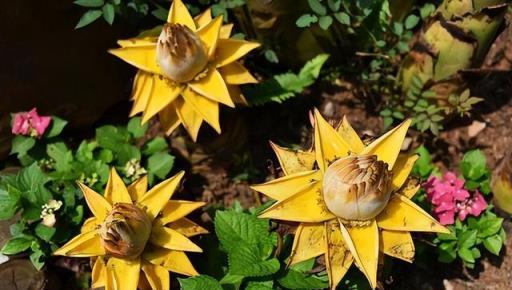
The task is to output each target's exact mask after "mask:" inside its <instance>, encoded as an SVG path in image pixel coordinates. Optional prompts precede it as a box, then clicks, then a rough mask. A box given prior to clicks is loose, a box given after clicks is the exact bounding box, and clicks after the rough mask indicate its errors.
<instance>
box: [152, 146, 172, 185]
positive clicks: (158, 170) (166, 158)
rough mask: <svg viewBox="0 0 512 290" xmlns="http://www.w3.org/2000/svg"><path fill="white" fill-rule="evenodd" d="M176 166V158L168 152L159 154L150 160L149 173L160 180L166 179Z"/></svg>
mask: <svg viewBox="0 0 512 290" xmlns="http://www.w3.org/2000/svg"><path fill="white" fill-rule="evenodd" d="M173 165H174V156H172V155H170V154H169V153H167V152H158V153H155V154H154V155H152V156H151V157H149V158H148V172H150V173H152V174H154V175H156V176H157V177H158V178H161V179H163V178H165V176H166V175H167V174H168V173H169V171H171V168H172V166H173Z"/></svg>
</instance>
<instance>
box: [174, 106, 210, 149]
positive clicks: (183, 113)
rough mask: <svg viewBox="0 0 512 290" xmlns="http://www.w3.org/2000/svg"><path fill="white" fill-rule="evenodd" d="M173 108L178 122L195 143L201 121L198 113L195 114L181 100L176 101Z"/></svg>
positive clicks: (191, 108) (192, 109)
mask: <svg viewBox="0 0 512 290" xmlns="http://www.w3.org/2000/svg"><path fill="white" fill-rule="evenodd" d="M174 107H175V109H176V114H177V115H178V118H179V119H180V122H181V123H182V124H183V127H185V130H187V132H188V134H189V135H190V137H191V138H192V140H193V141H194V142H195V141H196V140H197V135H199V129H200V128H201V124H202V123H203V119H202V118H201V116H200V115H199V114H198V113H196V111H195V110H194V108H193V107H192V105H191V104H189V103H187V102H185V101H184V100H183V99H178V100H176V102H175V103H174Z"/></svg>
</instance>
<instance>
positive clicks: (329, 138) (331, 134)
mask: <svg viewBox="0 0 512 290" xmlns="http://www.w3.org/2000/svg"><path fill="white" fill-rule="evenodd" d="M349 151H350V147H349V145H348V144H347V142H345V141H344V140H343V139H341V136H340V135H339V134H338V132H336V130H335V129H334V128H333V127H332V126H331V125H330V124H329V123H327V121H326V120H325V119H324V118H323V117H322V115H321V114H320V112H319V111H318V110H317V109H315V156H316V162H317V164H318V167H319V168H320V170H322V171H325V170H326V169H327V166H329V163H330V162H333V161H334V160H336V159H338V158H342V157H345V156H347V155H348V152H349Z"/></svg>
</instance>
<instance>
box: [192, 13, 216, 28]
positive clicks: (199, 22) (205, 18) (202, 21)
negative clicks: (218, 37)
mask: <svg viewBox="0 0 512 290" xmlns="http://www.w3.org/2000/svg"><path fill="white" fill-rule="evenodd" d="M211 21H212V9H211V8H208V9H206V10H205V11H203V12H202V13H201V14H199V15H197V16H196V17H194V22H195V23H196V27H197V28H198V29H201V28H202V27H203V26H205V25H206V24H208V23H210V22H211Z"/></svg>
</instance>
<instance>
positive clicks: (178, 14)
mask: <svg viewBox="0 0 512 290" xmlns="http://www.w3.org/2000/svg"><path fill="white" fill-rule="evenodd" d="M167 22H168V23H173V24H182V25H185V26H187V27H188V28H190V29H191V30H192V31H195V30H196V24H195V23H194V19H193V18H192V16H191V15H190V13H189V12H188V9H187V6H185V4H183V2H182V1H181V0H174V1H172V5H171V9H170V10H169V14H168V15H167Z"/></svg>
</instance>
